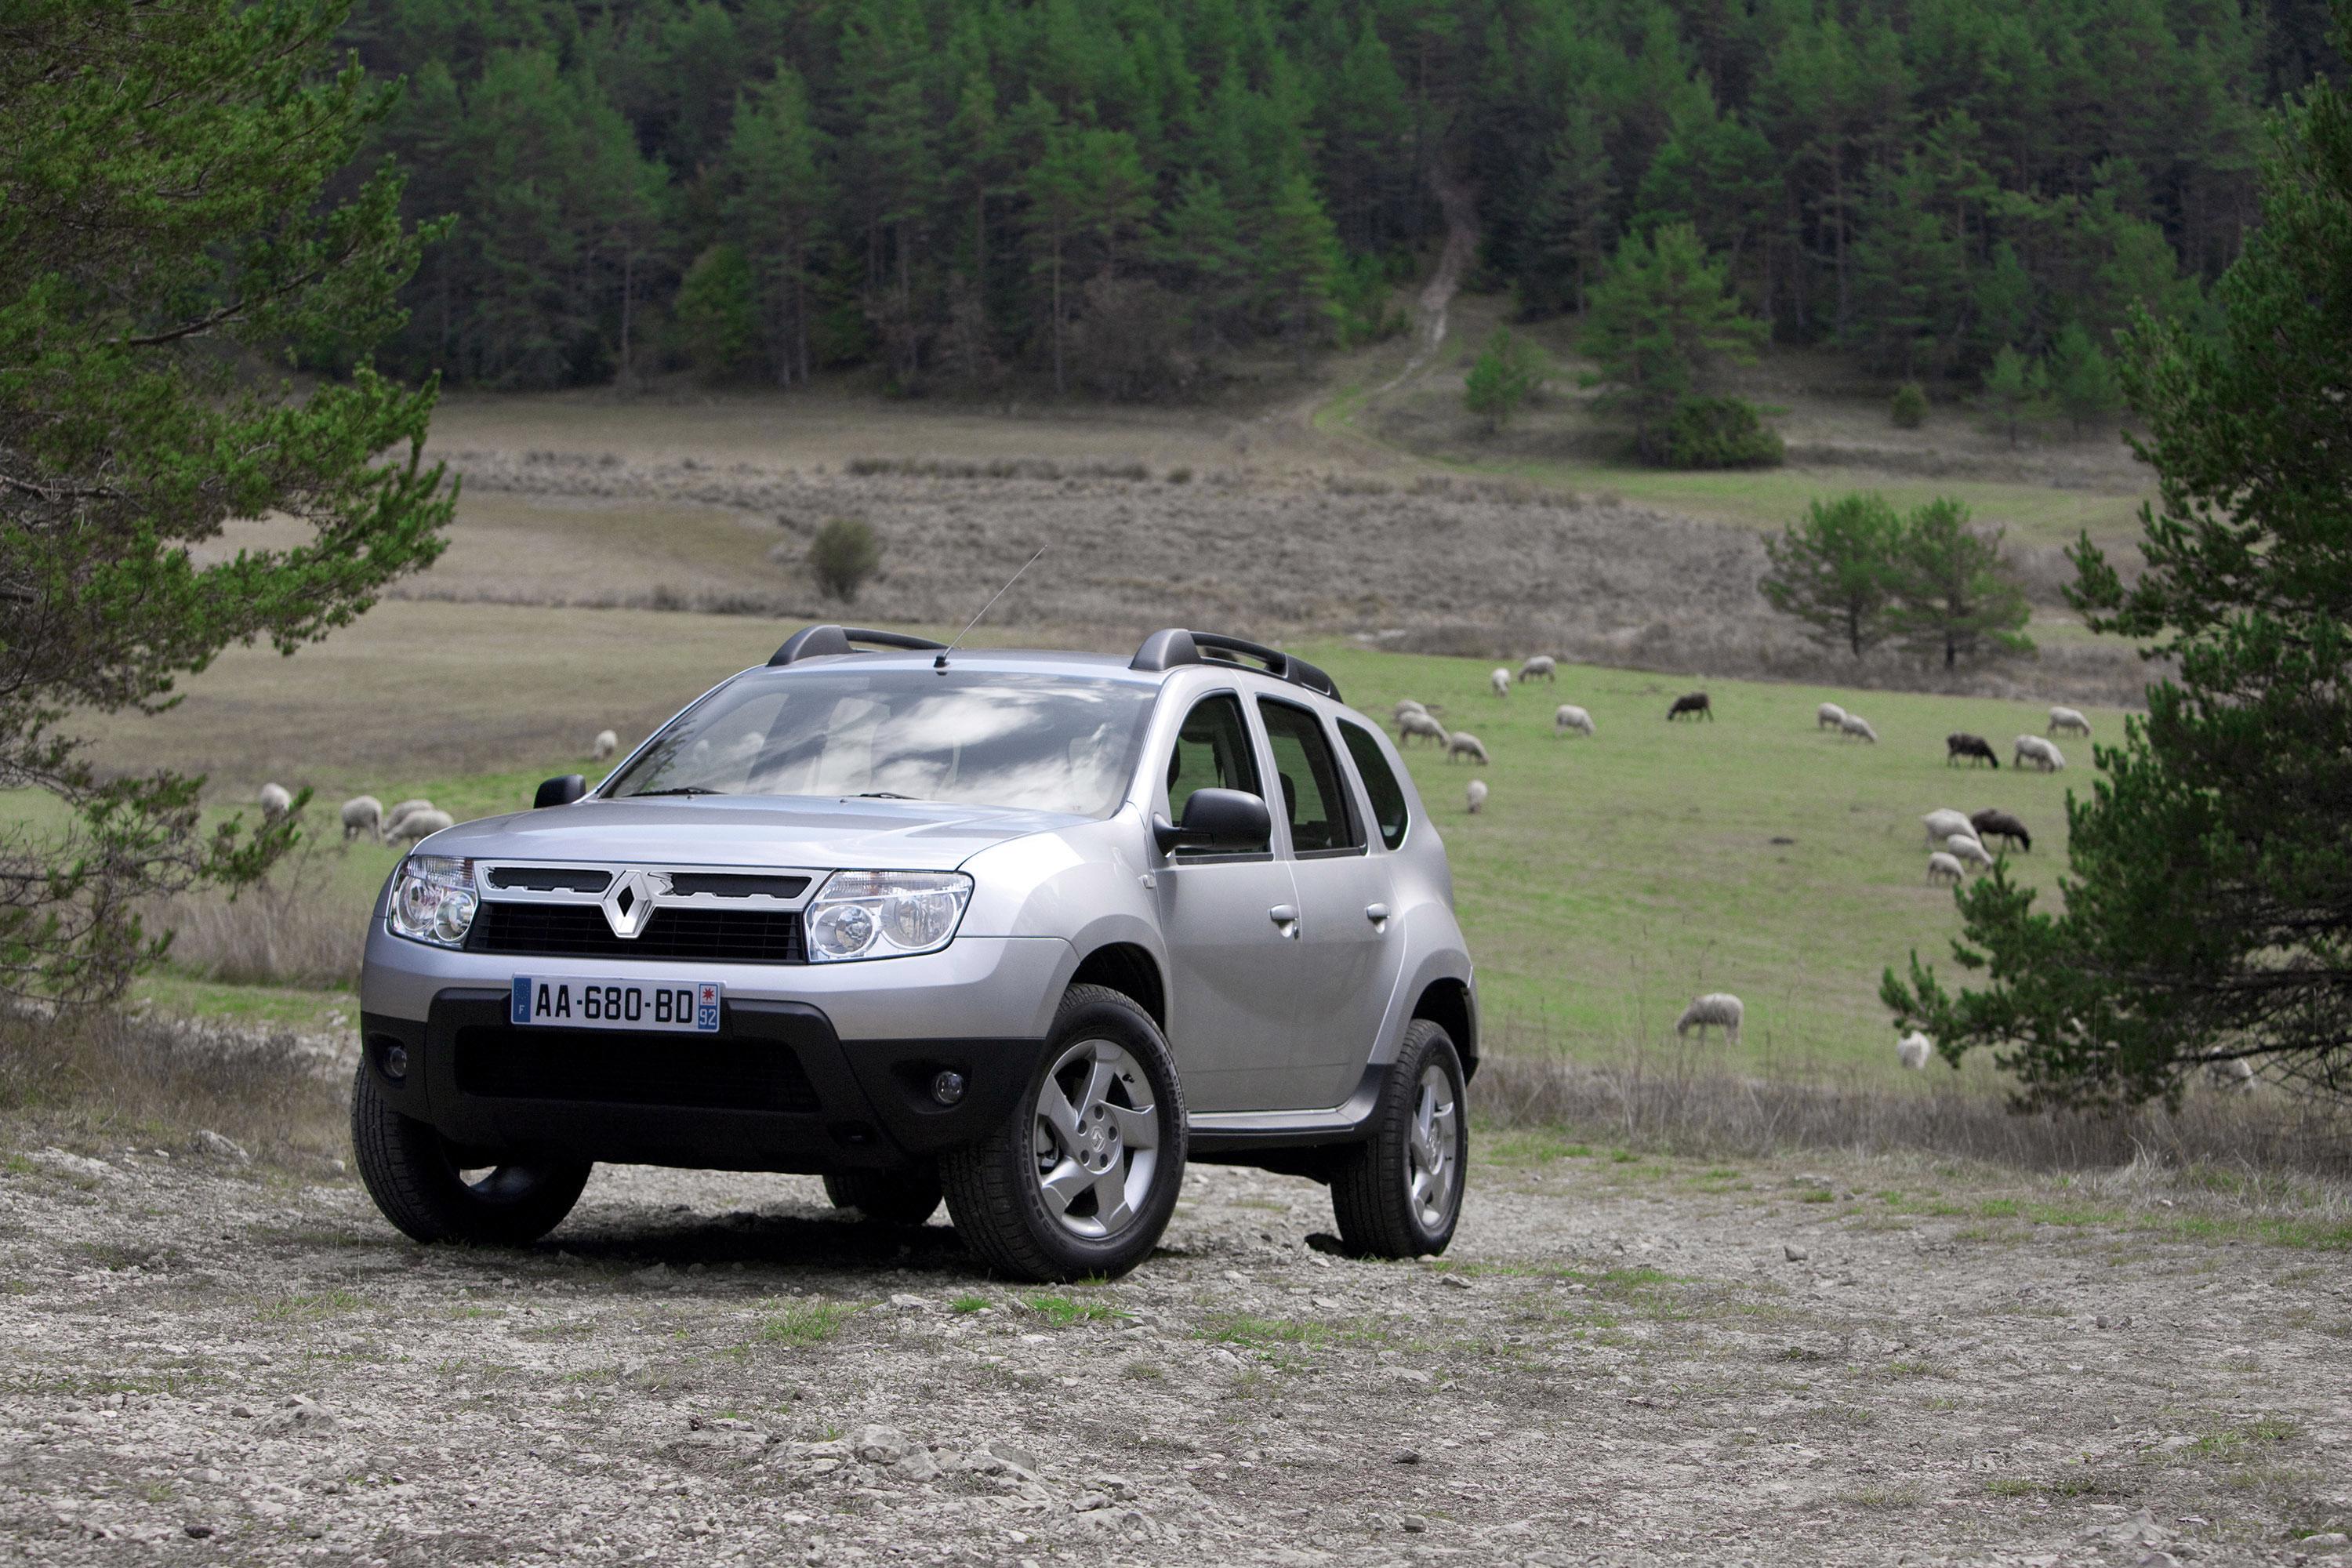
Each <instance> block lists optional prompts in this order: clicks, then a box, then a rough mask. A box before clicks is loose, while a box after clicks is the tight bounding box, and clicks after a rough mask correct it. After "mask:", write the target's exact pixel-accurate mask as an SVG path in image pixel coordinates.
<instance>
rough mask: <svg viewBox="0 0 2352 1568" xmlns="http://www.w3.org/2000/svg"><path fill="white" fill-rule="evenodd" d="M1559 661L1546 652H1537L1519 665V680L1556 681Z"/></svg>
mask: <svg viewBox="0 0 2352 1568" xmlns="http://www.w3.org/2000/svg"><path fill="white" fill-rule="evenodd" d="M1519 679H1521V680H1549V681H1554V682H1557V681H1558V680H1559V660H1558V659H1556V658H1552V656H1551V655H1549V654H1548V653H1539V654H1536V655H1535V656H1533V657H1532V658H1529V659H1528V661H1527V663H1525V664H1523V665H1521V666H1519Z"/></svg>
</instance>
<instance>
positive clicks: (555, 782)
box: [530, 773, 588, 811]
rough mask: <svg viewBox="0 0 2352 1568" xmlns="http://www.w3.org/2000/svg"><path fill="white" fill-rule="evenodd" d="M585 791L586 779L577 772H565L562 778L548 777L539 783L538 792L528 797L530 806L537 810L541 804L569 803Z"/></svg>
mask: <svg viewBox="0 0 2352 1568" xmlns="http://www.w3.org/2000/svg"><path fill="white" fill-rule="evenodd" d="M587 793H588V781H587V780H586V779H584V778H582V777H581V776H580V775H579V774H578V773H565V774H564V775H563V776H562V778H554V779H549V780H548V781H546V782H545V783H544V784H541V785H540V786H539V793H538V794H537V795H533V796H531V797H530V808H531V809H532V810H533V811H537V810H538V809H539V808H540V807H541V806H543V805H571V804H572V802H573V801H575V800H578V799H579V798H580V797H581V796H582V795H586V794H587Z"/></svg>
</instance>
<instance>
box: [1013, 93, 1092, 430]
mask: <svg viewBox="0 0 2352 1568" xmlns="http://www.w3.org/2000/svg"><path fill="white" fill-rule="evenodd" d="M1038 101H1039V102H1040V103H1043V101H1044V100H1042V99H1041V100H1038ZM1022 189H1023V194H1024V195H1026V196H1027V197H1028V201H1029V208H1028V215H1027V216H1028V242H1029V269H1030V271H1031V273H1032V274H1034V275H1035V276H1039V277H1042V278H1044V279H1045V288H1046V300H1045V304H1046V310H1047V330H1048V334H1049V337H1050V339H1051V342H1052V349H1053V364H1054V392H1055V395H1057V396H1064V395H1067V394H1068V392H1069V379H1068V369H1067V365H1066V348H1067V339H1068V336H1069V327H1070V313H1069V296H1070V294H1071V292H1072V280H1071V279H1069V278H1068V276H1067V271H1068V266H1067V264H1068V260H1069V250H1070V241H1071V239H1072V238H1073V237H1075V236H1076V233H1077V232H1078V226H1079V225H1080V224H1081V222H1083V221H1084V216H1085V200H1086V167H1085V163H1084V162H1083V160H1082V159H1081V158H1080V156H1079V153H1078V146H1077V137H1076V134H1075V133H1073V132H1071V131H1070V130H1069V129H1068V128H1067V127H1066V126H1064V125H1062V124H1060V123H1059V122H1058V121H1049V122H1047V123H1045V125H1044V126H1043V127H1042V130H1041V134H1040V145H1039V148H1038V154H1037V157H1036V160H1035V161H1034V163H1031V164H1030V166H1029V174H1028V177H1027V178H1026V179H1025V180H1024V181H1023V183H1022Z"/></svg>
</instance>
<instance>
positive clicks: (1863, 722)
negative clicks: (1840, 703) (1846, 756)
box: [1838, 713, 1878, 745]
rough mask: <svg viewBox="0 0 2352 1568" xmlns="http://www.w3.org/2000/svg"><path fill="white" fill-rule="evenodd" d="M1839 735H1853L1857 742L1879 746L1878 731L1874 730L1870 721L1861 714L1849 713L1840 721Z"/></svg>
mask: <svg viewBox="0 0 2352 1568" xmlns="http://www.w3.org/2000/svg"><path fill="white" fill-rule="evenodd" d="M1838 733H1839V734H1841V735H1851V736H1853V738H1854V739H1855V740H1857V741H1867V742H1870V743H1871V744H1872V745H1876V744H1878V731H1875V730H1874V729H1872V728H1871V727H1870V721H1869V720H1867V719H1865V718H1864V717H1863V716H1862V715H1861V714H1859V713H1849V714H1847V715H1846V716H1845V717H1844V718H1843V719H1841V720H1839V721H1838Z"/></svg>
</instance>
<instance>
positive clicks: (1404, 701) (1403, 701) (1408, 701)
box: [1396, 697, 1429, 724]
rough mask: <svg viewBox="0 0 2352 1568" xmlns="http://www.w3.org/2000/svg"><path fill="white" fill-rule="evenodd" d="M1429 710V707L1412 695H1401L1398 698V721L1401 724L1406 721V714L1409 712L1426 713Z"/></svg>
mask: <svg viewBox="0 0 2352 1568" xmlns="http://www.w3.org/2000/svg"><path fill="white" fill-rule="evenodd" d="M1428 711H1429V710H1428V709H1426V708H1424V707H1423V706H1422V705H1421V704H1420V703H1419V702H1417V701H1415V700H1413V699H1412V698H1410V697H1400V698H1398V699H1397V705H1396V721H1397V722H1398V723H1400V724H1402V723H1403V722H1404V716H1405V715H1406V714H1408V713H1426V712H1428Z"/></svg>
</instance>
